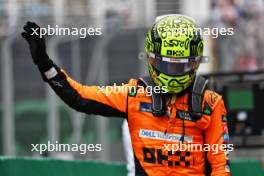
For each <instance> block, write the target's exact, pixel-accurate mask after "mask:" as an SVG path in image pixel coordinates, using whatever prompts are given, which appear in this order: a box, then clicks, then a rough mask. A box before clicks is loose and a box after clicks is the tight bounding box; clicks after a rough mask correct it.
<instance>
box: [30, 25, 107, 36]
mask: <svg viewBox="0 0 264 176" xmlns="http://www.w3.org/2000/svg"><path fill="white" fill-rule="evenodd" d="M31 29H32V31H33V32H32V34H31V35H38V36H39V37H40V38H42V37H43V36H45V35H50V36H51V35H57V36H70V35H71V36H77V37H80V38H86V37H87V36H93V35H102V28H94V27H89V28H87V27H81V28H77V27H59V26H58V25H55V26H54V27H52V26H51V25H48V26H47V27H41V28H31Z"/></svg>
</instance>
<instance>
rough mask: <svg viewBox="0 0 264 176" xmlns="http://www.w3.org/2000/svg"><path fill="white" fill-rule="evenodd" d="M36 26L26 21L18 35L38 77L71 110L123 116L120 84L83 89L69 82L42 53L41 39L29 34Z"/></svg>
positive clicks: (125, 101) (42, 42) (125, 99)
mask: <svg viewBox="0 0 264 176" xmlns="http://www.w3.org/2000/svg"><path fill="white" fill-rule="evenodd" d="M39 29H40V27H39V26H38V25H37V24H36V23H33V22H27V23H26V25H25V26H24V32H23V33H22V36H23V37H24V38H25V39H26V41H27V42H28V44H29V48H30V53H31V56H32V59H33V62H34V64H35V65H36V66H37V67H38V69H39V71H40V73H41V75H42V78H43V80H44V81H45V82H47V83H48V84H49V85H50V87H51V88H52V89H53V90H54V91H55V92H56V94H57V95H58V96H59V97H60V98H61V99H62V100H63V101H64V102H65V103H66V104H67V105H69V106H70V107H71V108H73V109H75V110H77V111H80V112H83V113H87V114H98V115H103V116H115V117H126V106H127V93H126V91H119V92H117V91H111V92H110V91H107V90H114V89H119V90H126V89H125V87H126V86H128V85H123V86H120V87H113V86H112V87H105V88H100V87H98V86H84V85H81V84H79V83H77V82H76V81H74V80H72V79H71V78H70V77H69V76H68V75H67V74H66V73H65V72H64V71H63V70H61V69H60V68H59V67H58V66H57V65H56V64H55V63H53V61H52V60H51V59H50V58H49V56H48V54H47V52H46V45H45V39H44V38H40V37H39V35H37V34H36V33H34V32H33V31H39Z"/></svg>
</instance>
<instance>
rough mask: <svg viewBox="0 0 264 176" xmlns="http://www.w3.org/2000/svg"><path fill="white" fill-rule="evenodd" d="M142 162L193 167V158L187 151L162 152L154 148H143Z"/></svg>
mask: <svg viewBox="0 0 264 176" xmlns="http://www.w3.org/2000/svg"><path fill="white" fill-rule="evenodd" d="M143 155H144V162H145V163H152V164H156V163H158V164H162V165H166V166H184V167H189V166H191V165H193V160H194V158H193V156H191V152H189V151H176V152H173V151H164V150H162V149H155V148H145V147H144V148H143Z"/></svg>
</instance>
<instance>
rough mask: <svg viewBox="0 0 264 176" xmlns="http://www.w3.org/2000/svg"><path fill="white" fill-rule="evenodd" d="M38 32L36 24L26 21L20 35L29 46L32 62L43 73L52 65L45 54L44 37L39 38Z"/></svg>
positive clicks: (38, 28)
mask: <svg viewBox="0 0 264 176" xmlns="http://www.w3.org/2000/svg"><path fill="white" fill-rule="evenodd" d="M34 31H36V32H34ZM39 32H40V27H39V26H38V25H37V24H36V23H34V22H30V21H28V22H27V23H26V24H25V26H24V32H22V34H21V35H22V37H23V38H24V39H26V41H27V42H28V44H29V48H30V53H31V56H32V58H33V62H34V63H35V64H36V65H37V66H38V68H39V70H40V72H41V73H43V72H46V71H47V70H49V69H50V68H51V67H52V66H53V65H54V64H53V62H52V60H51V59H50V58H49V56H48V54H47V52H46V44H45V39H44V37H42V38H40V35H39Z"/></svg>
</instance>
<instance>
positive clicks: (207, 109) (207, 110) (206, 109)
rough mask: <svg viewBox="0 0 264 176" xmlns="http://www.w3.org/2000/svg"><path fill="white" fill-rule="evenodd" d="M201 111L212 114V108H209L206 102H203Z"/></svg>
mask: <svg viewBox="0 0 264 176" xmlns="http://www.w3.org/2000/svg"><path fill="white" fill-rule="evenodd" d="M203 113H204V114H206V115H211V114H212V109H211V108H210V106H209V105H208V104H207V103H206V102H205V103H204V110H203Z"/></svg>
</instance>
